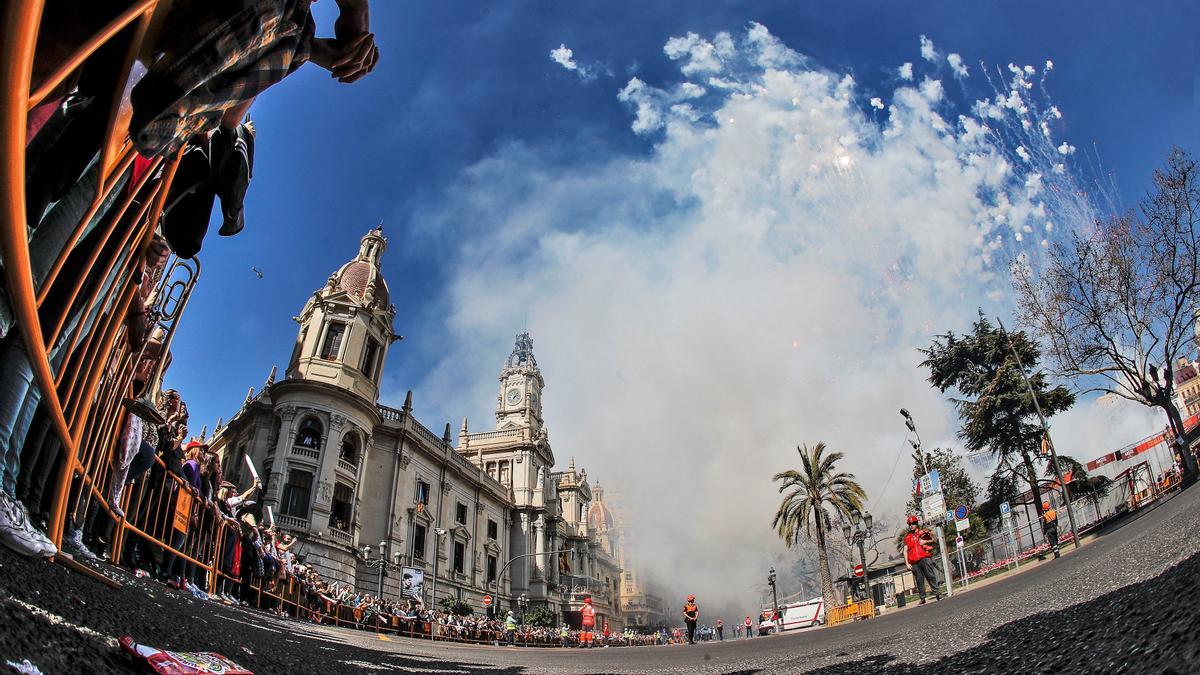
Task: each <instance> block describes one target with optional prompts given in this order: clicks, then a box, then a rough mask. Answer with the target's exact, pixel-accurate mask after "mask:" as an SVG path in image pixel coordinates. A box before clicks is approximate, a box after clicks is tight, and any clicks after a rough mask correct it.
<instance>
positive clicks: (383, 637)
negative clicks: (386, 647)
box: [379, 633, 392, 642]
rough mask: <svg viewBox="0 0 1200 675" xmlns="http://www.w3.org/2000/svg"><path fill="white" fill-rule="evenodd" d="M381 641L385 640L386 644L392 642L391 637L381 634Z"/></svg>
mask: <svg viewBox="0 0 1200 675" xmlns="http://www.w3.org/2000/svg"><path fill="white" fill-rule="evenodd" d="M379 639H380V640H383V641H384V642H391V641H392V638H390V637H388V636H386V635H384V634H383V633H380V634H379Z"/></svg>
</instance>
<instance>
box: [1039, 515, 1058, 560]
mask: <svg viewBox="0 0 1200 675" xmlns="http://www.w3.org/2000/svg"><path fill="white" fill-rule="evenodd" d="M1042 534H1044V535H1046V541H1048V542H1050V546H1051V547H1053V548H1054V557H1055V558H1057V557H1058V554H1059V552H1058V511H1055V510H1054V509H1053V508H1051V507H1050V502H1042Z"/></svg>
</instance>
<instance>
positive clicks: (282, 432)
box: [262, 406, 296, 511]
mask: <svg viewBox="0 0 1200 675" xmlns="http://www.w3.org/2000/svg"><path fill="white" fill-rule="evenodd" d="M279 418H280V420H281V423H280V425H279V438H276V439H275V453H274V454H275V459H274V460H273V461H272V462H271V475H270V476H269V477H268V480H267V491H266V493H265V494H263V498H262V499H263V503H264V504H273V508H274V509H275V510H276V511H278V510H279V499H280V498H281V497H282V496H283V481H284V479H285V476H284V472H283V470H284V467H286V466H287V457H288V454H289V453H290V452H291V450H292V440H293V438H294V436H295V433H296V429H295V426H296V409H295V408H294V407H292V406H283V407H281V408H280V409H279Z"/></svg>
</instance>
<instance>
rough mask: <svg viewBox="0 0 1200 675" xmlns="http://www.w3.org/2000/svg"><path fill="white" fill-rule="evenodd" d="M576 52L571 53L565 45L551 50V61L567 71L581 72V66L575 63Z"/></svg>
mask: <svg viewBox="0 0 1200 675" xmlns="http://www.w3.org/2000/svg"><path fill="white" fill-rule="evenodd" d="M574 57H575V52H573V51H571V49H570V48H569V47H567V45H565V44H561V45H559V46H558V47H556V48H554V49H551V50H550V60H552V61H554V62H555V63H557V64H558V65H560V66H562V67H563V68H566V69H567V70H579V64H577V63H575V58H574Z"/></svg>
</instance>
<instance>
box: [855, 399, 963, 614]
mask: <svg viewBox="0 0 1200 675" xmlns="http://www.w3.org/2000/svg"><path fill="white" fill-rule="evenodd" d="M900 416H901V417H903V418H904V426H906V427H908V430H909V431H910V432H911V433H912V434H913V435H914V436H916V437H917V440H916V442H915V443H914V442H913V441H912V440H911V439H909V441H908V442H909V444H910V445H912V446H913V449H914V450H916V451H917V458H918V459H920V460H921V470H922V471H923V472H924V473H925V475H926V476H928V475H929V465H928V464H926V463H925V453H924V452H922V451H921V434H919V433H917V424H916V422H914V421H913V418H912V415H910V414H909V412H908V409H906V408H901V409H900ZM938 492H939V493H940V492H941V485H939V486H938ZM943 501H944V500H943ZM939 515H940V514H939ZM925 516H926V517H927V518H928V517H929V514H925ZM936 522H937V536H938V548H940V549H941V551H942V574H943V575H944V576H945V577H946V595H947V596H953V595H954V584H952V583H950V558H949V557H948V556H947V555H946V533H945V531H944V530H943V528H942V521H941V520H937V521H936ZM865 567H866V566H865V565H864V569H863V574H866V569H865Z"/></svg>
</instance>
